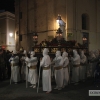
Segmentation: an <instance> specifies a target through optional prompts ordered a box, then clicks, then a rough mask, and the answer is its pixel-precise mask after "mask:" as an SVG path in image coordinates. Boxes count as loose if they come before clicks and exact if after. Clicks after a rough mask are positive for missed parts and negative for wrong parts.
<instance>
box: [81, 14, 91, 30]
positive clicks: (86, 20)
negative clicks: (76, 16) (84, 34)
mask: <svg viewBox="0 0 100 100" xmlns="http://www.w3.org/2000/svg"><path fill="white" fill-rule="evenodd" d="M82 29H83V30H89V16H88V14H82Z"/></svg>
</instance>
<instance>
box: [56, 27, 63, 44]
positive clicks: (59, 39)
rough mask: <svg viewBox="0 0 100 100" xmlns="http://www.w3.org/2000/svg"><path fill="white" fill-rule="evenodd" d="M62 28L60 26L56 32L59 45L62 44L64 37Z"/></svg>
mask: <svg viewBox="0 0 100 100" xmlns="http://www.w3.org/2000/svg"><path fill="white" fill-rule="evenodd" d="M62 33H63V32H62V30H61V29H60V28H58V30H57V32H56V38H57V41H58V46H60V42H61V39H62Z"/></svg>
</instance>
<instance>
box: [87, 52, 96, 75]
mask: <svg viewBox="0 0 100 100" xmlns="http://www.w3.org/2000/svg"><path fill="white" fill-rule="evenodd" d="M95 59H96V56H95V54H94V52H93V51H90V52H89V57H88V60H89V68H88V73H89V76H90V77H94V71H95Z"/></svg>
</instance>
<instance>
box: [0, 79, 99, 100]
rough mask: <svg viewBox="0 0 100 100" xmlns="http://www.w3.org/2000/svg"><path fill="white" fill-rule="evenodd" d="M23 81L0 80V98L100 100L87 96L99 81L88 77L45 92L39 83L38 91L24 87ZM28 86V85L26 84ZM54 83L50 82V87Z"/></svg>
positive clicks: (4, 99) (12, 99)
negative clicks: (95, 81)
mask: <svg viewBox="0 0 100 100" xmlns="http://www.w3.org/2000/svg"><path fill="white" fill-rule="evenodd" d="M25 86H26V84H25V82H21V83H19V84H17V85H16V84H11V85H10V84H9V80H6V81H3V82H0V100H100V97H89V95H88V94H89V90H100V83H99V84H98V85H94V84H93V80H91V79H88V80H87V81H86V82H84V83H82V82H80V83H79V85H77V86H75V85H73V84H70V85H68V86H67V87H65V88H64V89H62V90H60V91H58V90H54V89H53V90H52V92H51V93H49V94H46V93H45V92H43V91H42V85H41V84H40V88H39V93H37V92H36V89H33V88H30V87H28V88H26V87H25ZM28 86H29V85H28ZM54 86H55V83H54V82H52V88H54Z"/></svg>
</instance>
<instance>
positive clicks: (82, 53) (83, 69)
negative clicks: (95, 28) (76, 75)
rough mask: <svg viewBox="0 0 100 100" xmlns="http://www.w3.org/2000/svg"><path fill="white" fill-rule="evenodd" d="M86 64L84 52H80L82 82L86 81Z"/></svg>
mask: <svg viewBox="0 0 100 100" xmlns="http://www.w3.org/2000/svg"><path fill="white" fill-rule="evenodd" d="M86 64H87V58H86V56H85V54H84V51H83V50H82V51H81V52H80V71H79V72H80V80H81V81H83V82H84V81H85V78H86Z"/></svg>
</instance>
